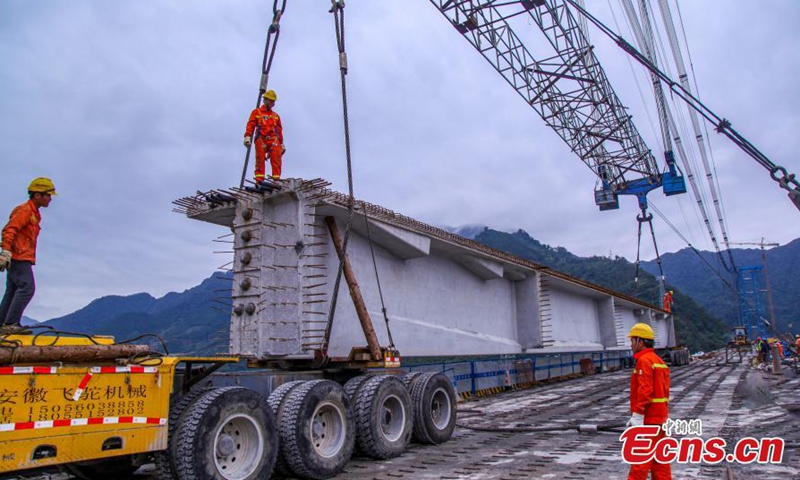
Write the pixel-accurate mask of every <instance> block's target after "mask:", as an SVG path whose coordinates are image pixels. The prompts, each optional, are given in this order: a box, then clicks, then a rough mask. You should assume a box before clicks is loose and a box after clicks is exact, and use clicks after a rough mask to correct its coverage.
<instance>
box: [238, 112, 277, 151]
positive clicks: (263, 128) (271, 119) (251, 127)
mask: <svg viewBox="0 0 800 480" xmlns="http://www.w3.org/2000/svg"><path fill="white" fill-rule="evenodd" d="M256 127H258V138H263V139H264V141H265V142H266V143H276V144H277V145H283V125H281V117H280V116H279V115H278V114H277V113H276V112H275V111H274V110H267V107H266V106H264V105H261V106H260V107H258V108H256V109H255V110H253V111H252V113H250V118H249V119H248V120H247V128H246V129H245V131H244V136H245V137H252V136H253V132H254V131H255V129H256ZM253 140H256V139H255V138H253Z"/></svg>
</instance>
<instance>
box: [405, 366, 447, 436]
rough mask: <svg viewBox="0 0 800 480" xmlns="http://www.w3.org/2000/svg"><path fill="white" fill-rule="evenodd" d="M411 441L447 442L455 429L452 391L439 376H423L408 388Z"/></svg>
mask: <svg viewBox="0 0 800 480" xmlns="http://www.w3.org/2000/svg"><path fill="white" fill-rule="evenodd" d="M411 404H412V405H413V406H414V439H415V440H416V441H418V442H419V443H427V444H432V445H436V444H439V443H444V442H446V441H448V440H450V437H452V436H453V431H454V430H455V428H456V392H455V390H454V389H453V384H452V383H450V379H449V378H447V375H445V374H443V373H423V374H422V375H420V376H419V377H418V378H417V379H415V380H414V382H413V386H412V389H411Z"/></svg>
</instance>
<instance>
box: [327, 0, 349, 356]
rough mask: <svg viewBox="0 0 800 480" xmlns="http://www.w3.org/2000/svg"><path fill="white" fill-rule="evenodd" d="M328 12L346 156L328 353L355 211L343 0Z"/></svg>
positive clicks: (333, 3)
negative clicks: (343, 207)
mask: <svg viewBox="0 0 800 480" xmlns="http://www.w3.org/2000/svg"><path fill="white" fill-rule="evenodd" d="M329 13H332V14H333V23H334V25H335V26H336V46H337V47H338V49H339V72H340V75H341V80H342V115H343V117H344V149H345V155H346V157H347V187H348V195H349V196H348V197H347V227H346V228H345V231H344V240H343V241H342V254H341V256H340V257H339V271H338V272H337V273H336V281H335V282H334V284H333V295H332V298H331V306H330V310H329V311H328V324H327V325H326V326H325V336H324V338H323V343H322V353H323V354H327V353H328V343H329V342H330V337H331V327H332V326H333V317H334V316H335V314H336V301H337V299H338V297H339V285H340V284H341V282H342V272H343V271H344V260H345V258H347V243H348V240H349V239H350V231H351V230H352V227H353V213H354V212H355V205H356V203H355V197H354V196H353V165H352V161H351V156H350V124H349V121H348V116H347V80H346V76H347V53H346V51H345V44H344V1H343V0H339V1H336V0H331V9H330V10H329Z"/></svg>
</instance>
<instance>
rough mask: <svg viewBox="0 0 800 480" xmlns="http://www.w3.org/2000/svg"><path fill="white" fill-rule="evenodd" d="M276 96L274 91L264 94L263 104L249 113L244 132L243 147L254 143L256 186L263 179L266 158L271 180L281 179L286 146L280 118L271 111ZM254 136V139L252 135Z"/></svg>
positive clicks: (248, 146)
mask: <svg viewBox="0 0 800 480" xmlns="http://www.w3.org/2000/svg"><path fill="white" fill-rule="evenodd" d="M276 100H278V95H276V94H275V91H274V90H267V91H266V92H264V104H263V105H261V106H260V107H258V108H256V109H255V110H253V111H252V113H250V119H249V120H247V128H246V129H245V131H244V146H245V147H247V148H250V145H251V144H252V143H253V140H255V142H256V173H255V181H256V185H258V184H259V183H261V182H262V181H263V180H264V179H265V176H264V175H265V172H264V170H265V163H266V156H267V155H269V163H270V165H271V166H272V178H273V179H275V180H278V179H280V178H281V165H282V164H283V154H284V153H286V146H285V145H284V144H283V126H282V125H281V117H279V116H278V114H277V113H276V112H275V111H274V110H273V109H272V107H274V106H275V101H276ZM254 134H255V138H253V135H254Z"/></svg>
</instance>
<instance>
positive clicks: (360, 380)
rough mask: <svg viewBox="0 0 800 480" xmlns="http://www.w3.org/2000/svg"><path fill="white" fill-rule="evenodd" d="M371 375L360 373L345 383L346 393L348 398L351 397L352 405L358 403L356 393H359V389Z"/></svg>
mask: <svg viewBox="0 0 800 480" xmlns="http://www.w3.org/2000/svg"><path fill="white" fill-rule="evenodd" d="M370 378H371V377H370V376H369V375H359V376H357V377H353V378H351V379H350V380H348V381H347V383H345V384H344V393H346V394H347V398H349V399H350V405H351V406H352V405H355V403H356V395H358V391H359V390H360V389H361V386H362V385H364V382H366V381H367V380H369V379H370Z"/></svg>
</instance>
